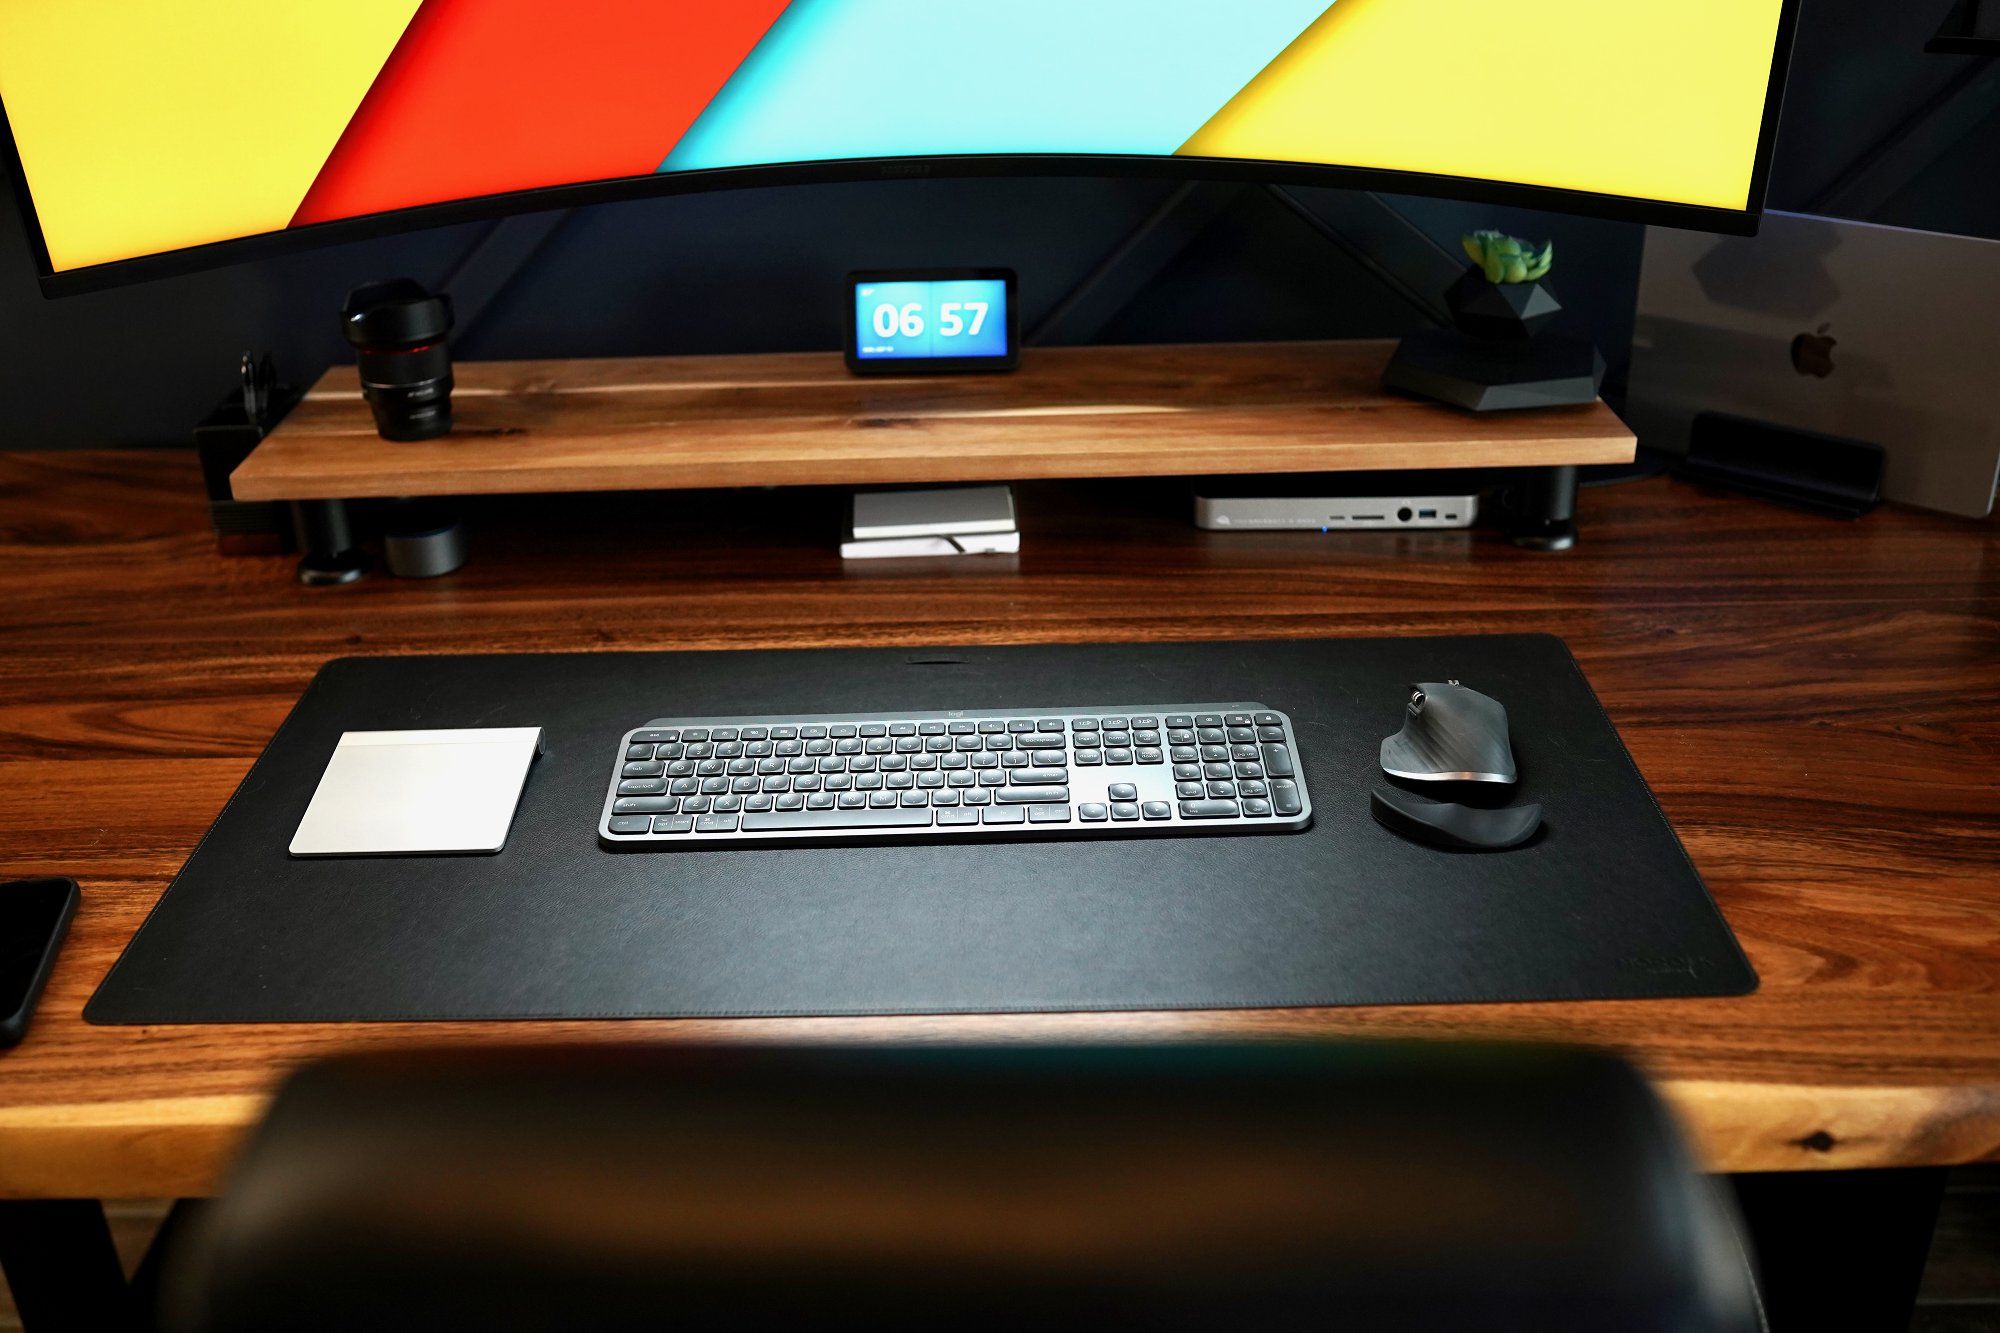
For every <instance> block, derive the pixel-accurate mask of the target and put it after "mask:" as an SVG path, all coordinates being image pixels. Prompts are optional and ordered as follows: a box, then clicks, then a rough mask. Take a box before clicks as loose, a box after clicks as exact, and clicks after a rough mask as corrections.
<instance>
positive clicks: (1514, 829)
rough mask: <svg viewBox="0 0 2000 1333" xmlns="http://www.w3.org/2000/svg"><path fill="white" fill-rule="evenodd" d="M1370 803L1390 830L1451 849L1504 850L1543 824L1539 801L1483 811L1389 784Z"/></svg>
mask: <svg viewBox="0 0 2000 1333" xmlns="http://www.w3.org/2000/svg"><path fill="white" fill-rule="evenodd" d="M1368 804H1369V809H1370V811H1371V812H1372V813H1373V814H1374V816H1375V822H1376V823H1378V824H1380V825H1382V826H1383V827H1384V828H1386V829H1389V830H1390V831H1391V832H1394V833H1399V834H1401V835H1402V836H1404V837H1406V838H1409V839H1411V840H1412V841H1414V842H1422V843H1428V844H1430V845H1431V846H1433V847H1444V848H1447V849H1450V850H1452V851H1462V852H1499V851H1505V850H1506V849H1507V848H1509V847H1519V846H1520V845H1521V844H1522V843H1524V842H1526V841H1527V840H1528V839H1529V838H1532V837H1534V836H1535V831H1536V830H1537V829H1539V828H1540V827H1541V826H1542V807H1541V806H1540V805H1539V804H1534V805H1512V806H1507V807H1505V808H1503V809H1498V810H1481V809H1478V808H1476V807H1474V806H1469V805H1456V804H1454V803H1452V802H1450V801H1432V800H1427V799H1425V798H1424V797H1422V796H1415V795H1412V794H1411V793H1409V792H1406V791H1399V790H1396V789H1395V788H1391V787H1377V788H1375V790H1374V793H1373V795H1372V797H1371V798H1370V800H1369V803H1368Z"/></svg>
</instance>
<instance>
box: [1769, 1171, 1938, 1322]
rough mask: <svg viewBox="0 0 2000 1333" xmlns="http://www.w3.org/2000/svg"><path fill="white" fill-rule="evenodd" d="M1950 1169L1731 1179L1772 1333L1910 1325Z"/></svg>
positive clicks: (1796, 1173)
mask: <svg viewBox="0 0 2000 1333" xmlns="http://www.w3.org/2000/svg"><path fill="white" fill-rule="evenodd" d="M1946 1174H1947V1172H1946V1169H1945V1168H1944V1167H1909V1168H1904V1169H1899V1170H1888V1171H1774V1172H1769V1173H1765V1174H1758V1175H1741V1176H1733V1177H1731V1180H1732V1182H1733V1183H1734V1184H1735V1186H1736V1199H1737V1202H1738V1204H1739V1205H1740V1206H1741V1208H1742V1211H1743V1221H1744V1224H1745V1227H1746V1228H1747V1229H1748V1231H1749V1233H1750V1243H1751V1246H1752V1248H1753V1249H1754V1250H1755V1251H1756V1258H1757V1268H1758V1272H1759V1277H1760V1281H1761V1282H1762V1285H1763V1291H1764V1307H1765V1309H1766V1311H1767V1312H1768V1314H1769V1316H1770V1320H1771V1329H1772V1333H1790V1331H1791V1330H1793V1329H1850V1328H1851V1329H1894V1330H1897V1331H1898V1333H1900V1331H1901V1330H1903V1329H1906V1328H1908V1327H1909V1326H1910V1316H1911V1314H1912V1313H1913V1312H1914V1311H1915V1309H1916V1303H1917V1288H1918V1287H1919V1286H1920V1285H1921V1284H1922V1282H1923V1276H1924V1262H1925V1260H1927V1259H1928V1258H1929V1257H1930V1249H1931V1230H1932V1228H1933V1227H1934V1226H1936V1224H1937V1215H1938V1205H1939V1204H1940V1203H1941V1202H1942V1201H1943V1199H1944V1183H1945V1176H1946Z"/></svg>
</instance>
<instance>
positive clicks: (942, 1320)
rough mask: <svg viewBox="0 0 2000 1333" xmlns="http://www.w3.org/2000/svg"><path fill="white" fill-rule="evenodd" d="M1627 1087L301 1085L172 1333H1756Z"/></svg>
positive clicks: (1379, 1077) (1673, 1156) (1237, 1077)
mask: <svg viewBox="0 0 2000 1333" xmlns="http://www.w3.org/2000/svg"><path fill="white" fill-rule="evenodd" d="M1721 1209H1722V1205H1720V1203H1719V1201H1718V1197H1717V1195H1716V1194H1715V1193H1714V1192H1713V1191H1712V1190H1711V1189H1710V1188H1709V1186H1708V1184H1707V1182H1705V1181H1704V1180H1703V1179H1702V1178H1700V1177H1699V1176H1698V1175H1696V1174H1695V1173H1694V1171H1693V1170H1692V1168H1691V1166H1690V1164H1689V1161H1688V1159H1687V1157H1686V1155H1685V1154H1684V1152H1683V1150H1682V1148H1681V1146H1680V1144H1679V1142H1678V1140H1677V1138H1676V1136H1675V1133H1674V1131H1673V1128H1672V1126H1671V1123H1670V1121H1669V1119H1668V1117H1667V1116H1666V1114H1665V1113H1664V1111H1663V1109H1662V1108H1661V1106H1660V1104H1659V1102H1658V1101H1657V1100H1656V1099H1655V1097H1654V1096H1653V1095H1652V1093H1651V1092H1650V1090H1649V1089H1648V1088H1647V1087H1646V1085H1645V1084H1644V1082H1643V1081H1642V1080H1641V1079H1640V1078H1639V1077H1638V1076H1637V1075H1636V1074H1634V1073H1633V1072H1632V1071H1631V1070H1630V1069H1629V1068H1628V1067H1627V1066H1626V1065H1624V1064H1623V1063H1621V1062H1619V1061H1617V1060H1615V1059H1613V1058H1611V1057H1608V1056H1603V1055H1597V1054H1591V1053H1586V1052H1576V1051H1568V1050H1560V1049H1552V1048H1547V1047H1499V1048H1495V1047H1460V1046H1449V1045H1438V1044H1424V1045H1416V1046H1412V1045H1399V1044H1390V1043H1378V1042H1363V1043H1339V1044H1331V1043H1324V1044H1323V1043H1306V1044H1261V1045H1192V1044H1176V1045H1122V1046H1103V1045H1099V1046H1056V1047H1049V1046H1020V1045H1016V1046H980V1047H966V1046H937V1047H831V1046H819V1047H803V1048H801V1047H758V1046H731V1047H726V1048H720V1047H714V1048H711V1047H701V1048H690V1047H680V1048H675V1047H648V1048H644V1049H602V1048H597V1049H568V1050H553V1049H547V1048H543V1049H538V1050H515V1051H483V1052H481V1051H453V1052H429V1053H406V1054H393V1055H368V1056H361V1057H351V1058H344V1059H339V1060H335V1061H331V1062H329V1063H326V1064H322V1065H319V1066H316V1067H313V1068H309V1069H307V1070H305V1071H304V1072H302V1073H300V1074H299V1075H297V1076H296V1077H295V1078H294V1079H292V1080H291V1081H290V1082H289V1083H288V1084H287V1085H286V1086H285V1088H284V1089H283V1091H282V1092H281V1093H280V1095H279V1096H278V1098H277V1100H276V1102H275V1104H274V1105H273V1107H272V1109H271V1112H270V1114H269V1116H268V1118H267V1119H266V1121H265V1123H264V1124H263V1126H262V1128H261V1129H260V1130H259V1131H258V1132H257V1133H256V1135H255V1136H254V1138H253V1139H252V1141H251V1142H250V1144H249V1145H248V1147H247V1149H246V1150H245V1152H244V1154H243V1156H242V1158H241V1160H240V1162H239V1163H238V1166H237V1169H236V1171H235V1174H234V1178H233V1182H232V1184H231V1185H230V1187H229V1189H228V1190H227V1191H226V1194H225V1196H224V1197H223V1198H222V1199H221V1200H219V1201H218V1202H217V1203H216V1204H214V1205H213V1206H212V1207H211V1208H210V1209H209V1211H208V1213H207V1214H206V1216H205V1218H204V1219H203V1223H202V1225H200V1226H199V1227H198V1228H195V1229H194V1231H195V1235H194V1238H193V1239H192V1240H191V1242H190V1243H189V1244H188V1245H187V1246H186V1247H185V1248H184V1250H183V1252H182V1253H180V1254H179V1255H177V1256H174V1258H173V1259H172V1261H171V1268H170V1277H169V1283H168V1291H169V1310H168V1317H169V1325H170V1326H171V1327H178V1328H183V1329H200V1330H206V1331H207V1333H234V1330H247V1329H257V1330H269V1329H286V1330H302V1331H309V1330H320V1329H328V1330H332V1329H339V1330H360V1331H363V1333H377V1331H378V1330H383V1329H399V1328H421V1329H426V1330H449V1329H460V1328H464V1329H480V1330H496V1329H557V1328H561V1329H624V1328H634V1329H637V1328H645V1329H659V1328H666V1327H704V1326H719V1325H723V1324H731V1325H734V1324H738V1323H742V1322H744V1321H757V1322H760V1323H762V1324H764V1325H765V1326H770V1325H772V1324H774V1323H775V1324H776V1325H778V1326H784V1325H793V1326H804V1327H816V1328H855V1329H862V1328H868V1329H879V1328H881V1327H883V1326H885V1325H887V1326H892V1327H911V1328H913V1327H954V1326H959V1327H962V1326H972V1327H1010V1328H1022V1327H1034V1328H1102V1327H1107V1326H1109V1327H1188V1328H1197V1327H1202V1328H1208V1327H1212V1328H1232V1329H1238V1328H1245V1327H1256V1326H1264V1327H1299V1326H1327V1327H1341V1328H1363V1329H1373V1328H1468V1329H1482V1330H1483V1329H1511V1328H1522V1329H1528V1328H1532V1329H1558V1328H1560V1329H1584V1328H1604V1329H1618V1330H1621V1331H1622V1333H1633V1331H1635V1330H1662V1331H1665V1330H1676V1331H1678V1330H1696V1329H1700V1330H1710V1329H1716V1330H1734V1329H1753V1328H1755V1327H1756V1319H1755V1316H1754V1313H1753V1307H1752V1300H1753V1297H1752V1293H1751V1290H1750V1288H1749V1285H1748V1280H1747V1274H1746V1272H1745V1269H1744V1266H1743V1260H1742V1257H1741V1254H1740V1252H1739V1251H1738V1250H1737V1249H1736V1246H1735V1239H1734V1235H1733V1232H1732V1230H1731V1225H1730V1221H1729V1219H1728V1217H1727V1216H1726V1214H1725V1213H1724V1212H1723V1211H1722V1210H1721Z"/></svg>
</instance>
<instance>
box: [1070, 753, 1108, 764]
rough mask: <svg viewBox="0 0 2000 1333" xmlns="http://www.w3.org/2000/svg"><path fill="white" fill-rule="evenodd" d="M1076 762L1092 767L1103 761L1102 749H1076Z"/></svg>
mask: <svg viewBox="0 0 2000 1333" xmlns="http://www.w3.org/2000/svg"><path fill="white" fill-rule="evenodd" d="M1076 762H1077V764H1078V765H1079V766H1081V767H1084V768H1094V767H1096V766H1097V765H1099V764H1101V763H1103V762H1104V751H1102V750H1078V751H1077V752H1076Z"/></svg>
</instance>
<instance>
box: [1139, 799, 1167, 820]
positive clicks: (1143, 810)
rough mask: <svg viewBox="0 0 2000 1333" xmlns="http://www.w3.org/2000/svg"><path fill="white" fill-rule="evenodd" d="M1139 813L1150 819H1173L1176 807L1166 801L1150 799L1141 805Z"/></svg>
mask: <svg viewBox="0 0 2000 1333" xmlns="http://www.w3.org/2000/svg"><path fill="white" fill-rule="evenodd" d="M1139 813H1140V814H1142V815H1144V816H1145V817H1146V818H1148V819H1172V818H1173V817H1174V808H1173V807H1172V806H1170V805H1168V804H1167V803H1166V802H1165V801H1148V802H1146V803H1145V804H1144V805H1142V806H1140V807H1139Z"/></svg>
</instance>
